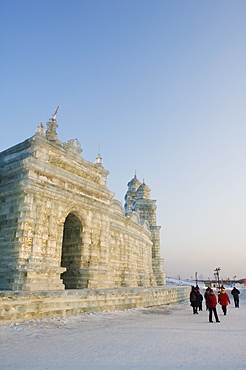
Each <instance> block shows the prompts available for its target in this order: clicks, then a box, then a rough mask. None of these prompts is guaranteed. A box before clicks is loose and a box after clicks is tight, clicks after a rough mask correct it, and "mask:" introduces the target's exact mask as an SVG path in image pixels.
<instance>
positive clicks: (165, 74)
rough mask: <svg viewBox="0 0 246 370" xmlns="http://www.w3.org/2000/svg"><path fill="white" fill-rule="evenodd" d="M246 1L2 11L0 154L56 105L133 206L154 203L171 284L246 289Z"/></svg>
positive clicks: (17, 5)
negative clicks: (135, 183)
mask: <svg viewBox="0 0 246 370" xmlns="http://www.w3.org/2000/svg"><path fill="white" fill-rule="evenodd" d="M245 19H246V1H245V0H242V1H241V0H231V1H227V0H211V1H210V0H206V1H197V0H176V1H173V0H170V1H166V0H70V1H67V0H59V1H58V0H52V1H48V0H40V1H39V0H35V1H33V0H28V1H27V0H22V1H19V0H8V1H7V0H2V1H1V3H0V37H1V39H0V51H1V58H0V71H1V84H0V101H1V109H0V119H1V121H0V122H1V136H0V151H2V150H4V149H6V148H8V147H10V146H13V145H15V144H17V143H19V142H21V141H23V140H25V139H26V138H28V137H31V136H32V135H33V134H34V132H35V129H36V127H37V126H38V125H39V123H40V122H41V121H43V120H44V121H45V122H47V121H48V119H49V118H50V117H51V115H52V114H53V113H54V111H55V109H56V107H57V106H58V105H59V106H60V107H61V108H60V111H59V114H58V116H57V120H58V124H59V127H58V130H57V132H58V137H59V139H60V140H61V141H67V140H70V139H73V138H78V139H79V141H80V142H81V145H82V148H83V153H82V156H83V157H84V158H85V159H86V160H89V161H91V162H94V160H95V158H96V156H97V153H98V145H99V142H100V152H101V155H102V157H103V161H104V167H105V168H106V169H108V170H109V171H110V174H109V176H108V182H107V184H108V187H109V189H110V190H112V191H114V192H115V198H116V199H118V200H120V201H123V198H124V195H125V192H126V190H127V187H126V184H127V182H128V181H130V180H131V179H132V177H133V176H134V173H135V170H137V176H138V178H139V180H141V181H142V179H143V178H144V179H145V182H146V184H148V185H149V187H150V188H151V189H152V192H151V197H152V198H153V199H157V206H158V211H157V222H158V225H160V226H161V228H162V229H161V243H162V246H161V253H162V257H163V258H164V259H165V267H164V269H165V271H166V273H167V275H168V276H177V275H180V276H181V277H182V278H190V277H191V276H194V273H195V272H198V275H201V274H202V275H203V276H204V277H205V278H207V277H213V270H214V269H215V268H217V267H221V274H222V276H223V277H224V278H228V277H229V278H232V277H233V276H234V275H236V276H237V277H246V268H245V265H246V225H245V221H246V217H245V216H246V196H245V191H246V176H245V156H246V141H245V138H246V104H245V97H246V22H245Z"/></svg>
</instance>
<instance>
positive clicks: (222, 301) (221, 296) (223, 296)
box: [218, 289, 231, 315]
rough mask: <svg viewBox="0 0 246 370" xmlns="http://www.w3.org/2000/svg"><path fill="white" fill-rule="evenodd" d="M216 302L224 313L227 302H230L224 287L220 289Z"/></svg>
mask: <svg viewBox="0 0 246 370" xmlns="http://www.w3.org/2000/svg"><path fill="white" fill-rule="evenodd" d="M218 302H219V304H220V305H221V307H222V311H223V312H224V315H226V311H227V306H228V303H231V302H230V298H229V296H228V294H227V293H226V291H225V290H224V289H221V291H220V294H219V297H218Z"/></svg>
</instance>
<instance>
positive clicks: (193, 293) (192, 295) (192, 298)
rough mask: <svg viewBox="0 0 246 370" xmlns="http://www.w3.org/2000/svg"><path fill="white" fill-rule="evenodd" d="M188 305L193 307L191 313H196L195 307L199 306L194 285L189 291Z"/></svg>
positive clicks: (198, 298)
mask: <svg viewBox="0 0 246 370" xmlns="http://www.w3.org/2000/svg"><path fill="white" fill-rule="evenodd" d="M190 305H191V306H192V308H193V314H196V313H197V314H198V312H197V308H198V307H199V306H200V297H199V295H198V292H197V291H196V288H195V287H194V286H193V287H192V288H191V292H190Z"/></svg>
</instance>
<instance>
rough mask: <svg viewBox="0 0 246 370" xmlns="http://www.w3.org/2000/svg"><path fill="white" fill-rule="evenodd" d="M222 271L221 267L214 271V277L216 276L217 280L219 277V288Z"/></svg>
mask: <svg viewBox="0 0 246 370" xmlns="http://www.w3.org/2000/svg"><path fill="white" fill-rule="evenodd" d="M220 270H221V268H220V267H217V268H216V269H215V270H214V271H215V272H214V276H215V279H216V276H217V279H218V286H219V287H220Z"/></svg>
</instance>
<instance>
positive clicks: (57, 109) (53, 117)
mask: <svg viewBox="0 0 246 370" xmlns="http://www.w3.org/2000/svg"><path fill="white" fill-rule="evenodd" d="M59 109H60V107H59V105H58V107H57V108H56V111H55V113H54V114H53V116H52V117H51V119H53V120H55V119H56V116H57V113H58V111H59Z"/></svg>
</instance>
